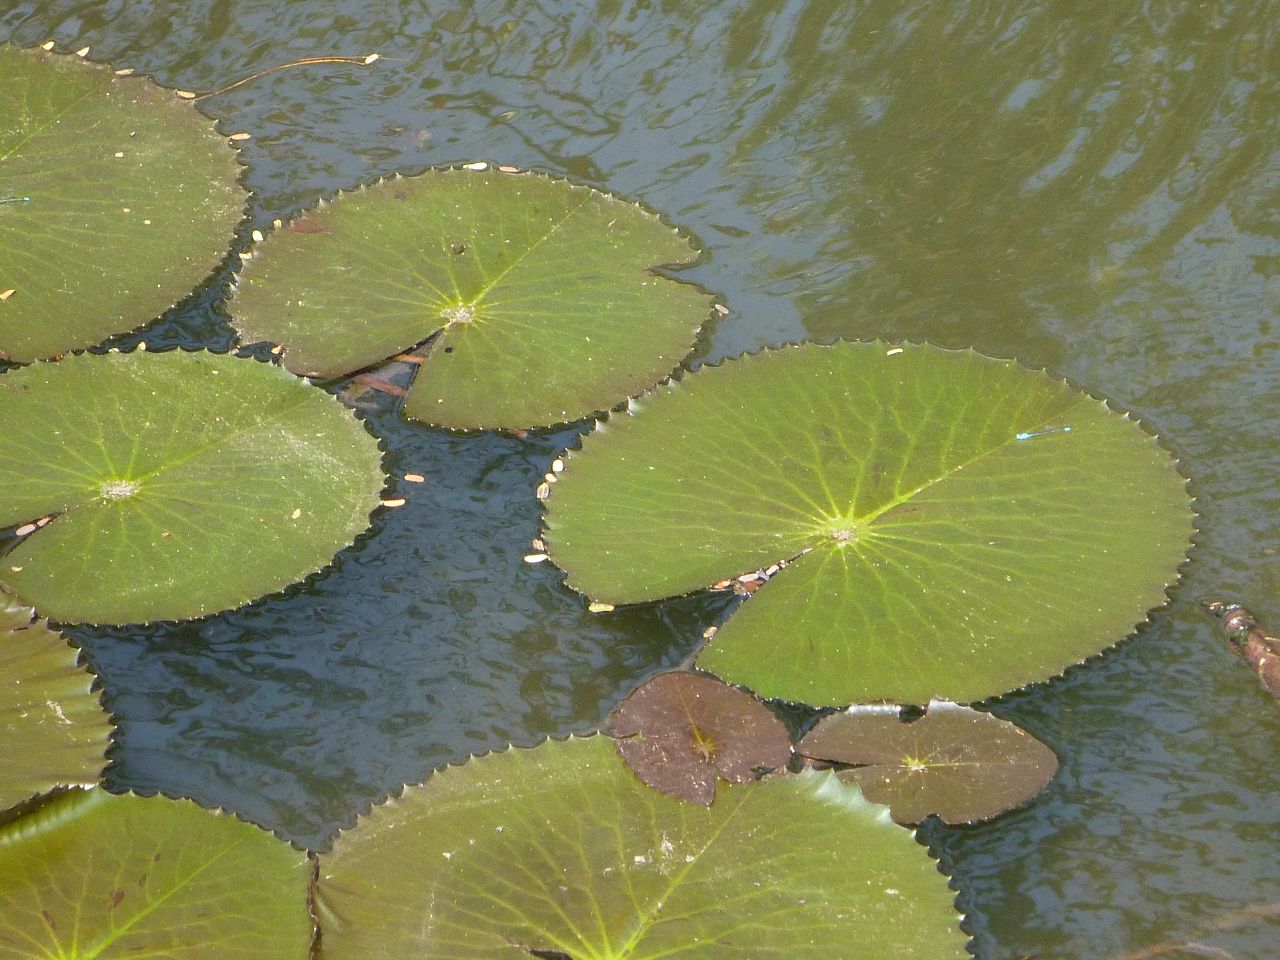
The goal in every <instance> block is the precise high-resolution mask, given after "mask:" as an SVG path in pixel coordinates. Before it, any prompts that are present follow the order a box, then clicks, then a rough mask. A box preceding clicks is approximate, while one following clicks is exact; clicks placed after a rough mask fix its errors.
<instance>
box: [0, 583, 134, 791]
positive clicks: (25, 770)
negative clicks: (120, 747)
mask: <svg viewBox="0 0 1280 960" xmlns="http://www.w3.org/2000/svg"><path fill="white" fill-rule="evenodd" d="M34 616H35V611H34V610H32V609H31V607H29V606H26V605H25V604H22V603H19V602H18V601H16V600H15V599H14V598H13V597H12V596H10V595H9V594H8V593H7V592H5V591H4V590H3V589H0V810H4V809H6V808H8V807H13V806H16V805H17V804H19V803H22V802H23V801H24V800H28V799H30V798H31V797H33V796H35V795H36V794H38V793H45V792H47V791H49V790H52V789H53V788H54V787H57V786H73V785H76V784H83V785H86V786H87V785H89V784H93V783H96V782H97V781H98V775H99V774H100V773H101V772H102V767H103V765H104V763H105V762H106V761H105V759H104V756H103V755H104V753H105V752H106V749H107V745H108V743H109V742H110V739H111V722H110V721H109V720H108V719H107V715H106V713H104V712H103V709H102V705H101V704H100V703H99V702H98V695H97V694H96V693H94V692H93V691H92V689H91V688H92V685H93V677H92V676H91V675H90V674H89V672H88V671H87V670H85V669H84V668H83V667H82V666H80V665H79V664H78V663H77V662H76V660H77V657H76V651H75V650H74V649H73V648H72V647H71V646H70V645H69V644H68V643H67V641H66V640H64V639H63V638H62V637H61V636H59V635H58V634H57V633H55V632H54V631H52V630H50V629H49V628H48V627H47V626H46V625H45V623H44V622H43V621H38V620H34Z"/></svg>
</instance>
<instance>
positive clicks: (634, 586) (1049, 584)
mask: <svg viewBox="0 0 1280 960" xmlns="http://www.w3.org/2000/svg"><path fill="white" fill-rule="evenodd" d="M632 406H633V408H634V413H633V414H630V413H629V414H626V415H614V416H611V417H609V419H608V420H607V421H606V422H605V423H604V424H602V425H601V426H600V427H599V428H598V429H597V430H596V431H594V432H593V433H592V434H590V435H589V436H587V437H586V438H585V439H584V441H583V443H582V449H581V450H580V451H579V452H576V453H574V454H572V455H571V456H567V457H566V460H567V467H566V469H565V471H564V472H563V473H562V474H561V475H560V477H559V481H558V482H557V483H556V484H554V485H553V486H552V488H551V493H550V498H549V500H548V501H547V512H546V518H545V525H546V534H545V540H546V543H547V547H548V551H549V553H550V555H551V559H552V560H553V561H554V562H555V563H557V564H558V565H559V566H560V567H561V568H562V569H563V570H564V571H565V572H566V573H567V575H568V576H567V581H568V583H569V585H570V586H572V587H574V588H575V589H577V590H579V591H581V592H583V593H585V594H587V595H588V596H590V597H592V598H594V599H596V600H597V601H600V602H606V603H614V604H618V603H636V602H641V601H646V600H654V599H658V598H661V597H671V596H676V595H680V594H685V593H690V592H692V591H695V590H698V589H699V588H702V587H705V586H706V585H708V584H712V583H714V582H716V581H719V580H722V579H724V578H728V577H733V576H735V575H738V574H741V573H742V572H743V571H753V570H757V569H759V568H762V567H768V566H770V565H772V564H775V563H778V562H780V561H782V562H787V566H786V567H785V568H784V569H781V570H779V571H778V572H777V575H776V576H773V577H772V578H771V579H770V580H769V581H768V582H767V583H765V584H764V585H763V586H762V587H760V589H759V590H757V591H756V592H755V593H754V595H753V596H752V597H751V599H749V600H748V601H746V602H745V603H744V604H743V606H742V607H741V609H740V610H738V611H737V612H736V613H734V614H733V615H732V616H730V617H729V619H728V621H727V622H726V623H725V624H724V626H723V627H721V629H720V630H719V632H718V633H716V635H715V637H714V639H713V640H711V641H710V643H709V645H708V647H707V648H706V649H705V650H704V651H703V652H702V653H701V654H700V656H699V659H698V663H699V665H700V666H702V667H704V668H705V669H707V670H710V671H711V672H713V673H716V674H718V675H720V676H722V677H724V678H725V679H727V680H729V681H731V682H733V683H739V684H742V685H744V686H748V687H750V688H752V689H753V690H755V691H756V692H758V693H760V694H761V695H762V696H766V697H777V698H783V699H787V700H793V701H800V702H805V703H810V704H845V703H854V702H871V701H877V700H890V701H894V702H898V703H921V704H923V703H927V702H928V701H930V700H931V699H934V698H939V699H950V700H957V701H969V700H977V699H981V698H984V697H988V696H992V695H993V694H998V693H1001V692H1004V691H1007V690H1011V689H1014V688H1016V687H1019V686H1022V685H1024V684H1027V683H1031V682H1034V681H1037V680H1043V679H1046V678H1048V677H1051V676H1053V675H1055V674H1057V673H1059V672H1060V671H1061V670H1062V669H1064V668H1065V667H1067V666H1068V665H1070V664H1073V663H1076V662H1078V661H1080V660H1082V659H1083V658H1085V657H1088V656H1090V655H1093V654H1095V653H1097V652H1099V651H1100V650H1102V649H1103V648H1105V647H1107V646H1109V645H1110V644H1113V643H1115V642H1117V641H1119V640H1120V639H1122V638H1123V637H1124V636H1125V635H1126V634H1128V633H1129V632H1130V631H1131V630H1132V629H1133V627H1134V625H1135V624H1136V623H1138V622H1139V621H1141V620H1142V619H1143V618H1144V617H1145V616H1146V614H1147V611H1148V610H1150V609H1151V608H1152V607H1155V606H1157V605H1159V604H1161V603H1163V602H1164V600H1165V590H1166V587H1167V586H1168V585H1169V584H1171V583H1172V582H1173V581H1174V580H1176V578H1177V575H1178V574H1177V571H1178V566H1179V564H1180V563H1181V561H1182V560H1183V558H1184V555H1185V552H1186V549H1187V545H1188V541H1189V538H1190V535H1191V532H1192V515H1191V511H1190V507H1189V500H1188V497H1187V493H1186V484H1185V481H1184V480H1183V478H1182V477H1181V476H1179V475H1178V472H1177V470H1176V468H1175V464H1174V461H1173V458H1172V457H1170V456H1169V455H1168V454H1167V453H1166V452H1165V451H1164V450H1162V449H1161V448H1160V446H1159V445H1158V444H1157V443H1156V441H1155V439H1154V438H1153V437H1152V436H1151V435H1149V434H1148V433H1146V432H1145V431H1143V430H1142V429H1140V428H1139V427H1138V425H1137V424H1135V423H1134V422H1133V421H1131V420H1130V419H1129V418H1128V417H1126V416H1123V415H1121V414H1118V413H1116V412H1114V411H1113V410H1111V409H1110V408H1109V407H1108V406H1107V404H1106V403H1104V402H1102V401H1100V400H1097V399H1095V398H1093V397H1091V396H1089V395H1087V394H1084V393H1081V392H1080V391H1078V390H1075V389H1073V388H1072V387H1071V386H1070V385H1068V384H1067V383H1065V382H1063V381H1061V380H1057V379H1054V378H1052V377H1049V376H1047V375H1046V374H1044V373H1041V372H1037V371H1032V370H1027V369H1024V368H1022V367H1019V366H1017V365H1016V364H1014V363H1013V362H1011V361H1004V360H993V359H991V358H988V357H984V356H981V355H979V354H977V353H974V352H972V351H948V350H942V349H939V348H936V347H931V346H927V345H914V344H905V345H903V346H896V347H891V346H889V345H887V344H884V343H879V342H871V343H840V344H836V345H832V346H820V345H816V344H808V345H805V346H800V347H795V346H792V347H785V348H782V349H776V350H769V351H766V352H764V353H761V354H757V355H755V356H749V357H746V358H743V359H740V360H732V361H726V362H725V363H723V364H722V365H720V366H718V367H707V368H703V369H701V370H699V371H698V372H696V373H693V374H690V375H689V376H687V377H685V378H684V379H683V380H681V381H673V382H668V383H666V384H664V385H662V386H659V387H658V388H656V389H655V390H654V391H652V392H651V393H650V394H648V395H646V396H644V397H642V398H640V399H639V400H638V401H636V402H635V403H634V404H633V405H632Z"/></svg>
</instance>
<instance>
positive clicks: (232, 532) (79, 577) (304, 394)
mask: <svg viewBox="0 0 1280 960" xmlns="http://www.w3.org/2000/svg"><path fill="white" fill-rule="evenodd" d="M0 436H3V437H4V438H5V442H4V445H3V447H2V448H0V524H16V523H22V524H24V525H26V529H27V531H29V535H28V536H26V539H25V540H24V541H23V542H22V543H20V544H19V545H18V546H17V547H16V548H14V549H13V550H12V551H11V552H10V553H9V554H8V555H6V556H5V557H4V558H3V560H2V561H0V583H5V584H7V585H8V586H9V587H10V589H12V591H13V592H14V593H15V594H16V595H17V596H18V597H20V598H21V599H22V600H24V601H25V602H27V603H31V604H33V605H34V606H35V607H36V609H38V610H39V611H40V612H41V613H43V614H44V615H46V616H48V617H50V618H52V619H55V620H62V621H89V622H94V623H129V622H135V621H142V620H181V619H186V618H190V617H200V616H205V615H208V614H212V613H217V612H218V611H220V610H226V609H230V608H233V607H237V606H240V605H241V604H244V603H247V602H248V601H250V600H253V599H255V598H256V597H260V596H262V595H264V594H267V593H271V592H273V591H275V590H279V589H281V588H282V587H285V586H287V585H288V584H291V583H293V582H295V581H297V580H301V579H302V578H303V577H305V576H307V574H309V573H312V572H313V571H315V570H318V569H320V568H321V567H323V566H324V565H325V564H326V563H328V562H329V561H330V559H331V558H332V557H333V555H334V553H335V552H336V551H338V550H340V549H342V548H343V547H344V546H346V545H348V544H349V543H351V541H352V539H353V538H354V537H355V536H356V535H357V534H359V533H360V532H362V531H363V530H364V529H365V527H366V526H367V525H368V519H369V513H370V511H371V510H373V509H374V508H375V507H376V506H377V504H378V493H379V491H380V490H381V488H382V485H383V482H384V477H383V474H382V471H381V466H380V459H381V458H380V454H379V451H378V447H377V443H376V441H375V440H374V439H373V438H372V437H371V436H369V434H368V432H367V431H366V430H365V428H364V426H363V425H362V424H361V423H360V422H359V421H358V420H356V419H355V417H353V416H352V414H351V413H350V411H348V410H347V409H346V408H344V407H343V406H342V405H341V404H339V403H338V402H337V401H336V400H334V399H333V398H332V397H330V396H329V395H328V394H326V393H325V392H324V391H322V390H319V389H317V388H315V387H313V386H311V385H310V384H308V383H306V382H305V381H303V380H300V379H298V378H297V377H294V376H293V375H292V374H290V373H288V372H287V371H285V370H282V369H281V368H279V367H275V366H272V365H270V364H265V363H258V362H256V361H254V360H243V359H238V358H236V357H233V356H229V355H226V354H214V353H183V352H180V351H174V352H171V353H163V354H154V353H145V352H137V353H132V354H121V353H109V354H106V355H105V356H90V355H85V356H76V357H69V358H67V359H66V360H63V361H62V362H60V363H41V364H36V365H33V366H30V367H25V368H22V369H19V370H14V371H11V372H9V373H7V374H5V375H3V376H0ZM46 517H53V520H52V522H49V523H47V524H44V525H43V526H41V527H39V528H38V529H31V528H32V527H33V526H34V525H35V524H34V523H33V521H34V522H39V521H42V520H43V519H44V518H46ZM20 529H21V528H20Z"/></svg>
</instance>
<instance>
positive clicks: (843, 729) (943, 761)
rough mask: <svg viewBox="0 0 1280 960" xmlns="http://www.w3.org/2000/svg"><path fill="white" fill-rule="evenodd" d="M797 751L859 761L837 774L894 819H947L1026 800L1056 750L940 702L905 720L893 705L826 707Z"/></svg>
mask: <svg viewBox="0 0 1280 960" xmlns="http://www.w3.org/2000/svg"><path fill="white" fill-rule="evenodd" d="M796 752H797V753H800V754H802V755H803V756H806V757H810V758H813V759H816V760H825V761H828V762H832V763H842V764H857V766H854V767H852V768H851V769H848V770H841V771H840V772H839V773H838V774H837V775H838V776H839V777H840V779H841V780H845V781H847V782H849V783H856V784H857V785H858V786H859V787H860V788H861V790H862V792H863V794H864V795H865V796H866V797H867V799H869V800H873V801H875V802H876V803H884V804H887V805H888V806H889V809H890V810H892V811H893V818H894V819H895V820H897V821H898V822H899V823H919V822H920V821H921V820H923V819H924V818H925V817H927V816H929V815H930V814H937V815H938V816H939V817H940V818H941V819H942V820H943V821H945V822H946V823H973V822H975V821H978V820H986V819H989V818H991V817H994V816H996V815H997V814H1000V813H1004V812H1005V811H1006V810H1012V809H1013V808H1014V807H1018V806H1021V805H1022V804H1024V803H1026V802H1028V801H1029V800H1031V798H1032V797H1034V796H1035V795H1036V794H1038V793H1039V792H1040V791H1041V790H1043V789H1044V787H1045V785H1046V784H1048V782H1049V781H1050V780H1051V779H1053V775H1054V773H1055V772H1057V769H1058V758H1057V756H1055V755H1054V752H1053V751H1052V750H1050V749H1049V748H1048V747H1047V746H1045V745H1044V744H1043V743H1041V742H1040V741H1039V740H1037V739H1036V738H1035V737H1033V736H1032V735H1031V734H1029V733H1027V731H1025V730H1023V729H1022V728H1021V727H1019V726H1018V725H1017V724H1014V723H1010V722H1009V721H1008V720H1001V719H1000V718H999V717H994V716H992V715H991V714H989V713H983V712H982V711H980V710H974V709H972V708H970V707H962V706H959V705H957V704H954V703H947V702H946V701H935V702H933V703H931V704H929V709H928V712H927V713H926V714H925V715H924V716H923V717H920V718H919V719H917V720H913V721H911V722H910V723H903V722H902V721H901V720H900V719H899V717H898V711H896V710H894V711H890V712H886V711H883V710H880V711H876V710H865V709H859V708H857V707H854V708H853V709H851V710H849V711H848V712H845V713H835V714H831V715H830V716H827V717H823V718H822V720H821V721H820V722H819V723H818V725H817V726H816V727H814V729H813V730H811V731H810V732H809V733H808V734H807V735H806V736H805V737H804V739H803V740H801V741H800V742H799V743H798V744H796Z"/></svg>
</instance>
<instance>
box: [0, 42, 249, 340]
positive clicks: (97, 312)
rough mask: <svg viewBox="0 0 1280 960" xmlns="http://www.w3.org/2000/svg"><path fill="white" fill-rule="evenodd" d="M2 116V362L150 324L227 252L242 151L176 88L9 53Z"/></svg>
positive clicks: (3, 64)
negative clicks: (238, 158)
mask: <svg viewBox="0 0 1280 960" xmlns="http://www.w3.org/2000/svg"><path fill="white" fill-rule="evenodd" d="M0 117H3V118H4V123H3V125H0V293H4V292H8V294H9V295H8V296H4V297H0V358H5V357H7V358H9V359H12V360H18V361H23V362H25V361H30V360H35V359H38V358H41V357H50V356H53V355H55V354H59V353H64V352H66V351H68V350H71V349H74V348H77V347H88V346H92V345H93V344H95V343H98V342H99V341H100V340H103V339H105V338H106V337H108V336H110V335H111V334H114V333H122V332H124V331H126V330H132V329H134V328H136V327H140V326H142V325H143V324H145V323H150V322H151V321H152V320H154V319H156V318H157V317H158V316H159V315H160V314H161V313H163V312H164V311H165V310H167V309H168V308H169V307H170V306H172V305H173V304H174V302H175V301H178V300H180V299H182V298H183V297H185V296H186V295H187V294H188V293H190V292H191V290H192V288H193V287H195V286H196V284H198V283H199V282H200V281H201V280H203V279H204V278H205V277H206V276H207V275H208V274H209V272H210V271H211V270H212V269H213V268H214V267H215V266H216V265H217V264H218V263H219V262H220V261H221V260H222V258H223V257H224V256H225V255H226V252H227V248H228V247H229V246H230V244H231V240H232V235H233V233H234V230H235V227H236V224H237V223H239V221H240V218H241V217H242V216H243V214H244V206H245V201H246V200H247V199H248V197H247V194H246V193H245V192H244V190H243V189H242V188H241V187H240V185H239V183H238V182H237V180H238V177H239V174H240V166H239V164H238V163H237V161H236V151H235V150H234V149H233V148H232V147H231V146H229V144H228V142H227V139H226V137H224V136H222V135H220V134H219V133H218V132H217V131H216V130H214V127H213V122H212V121H211V120H209V119H208V118H207V117H204V116H202V115H201V114H200V113H199V112H198V111H197V110H196V108H195V107H194V106H192V105H191V104H190V103H187V102H184V101H183V100H181V99H179V98H178V97H177V96H176V95H175V94H174V92H173V91H172V90H165V89H162V88H161V87H158V86H156V85H155V84H154V83H152V82H151V81H149V80H146V79H143V78H141V77H119V76H116V75H115V74H114V73H113V72H112V71H111V69H110V68H109V67H106V66H102V65H99V64H93V63H88V62H86V61H85V60H83V59H81V58H79V57H74V56H63V55H59V54H55V53H46V52H44V51H43V50H24V49H21V48H18V47H14V46H9V45H5V44H0Z"/></svg>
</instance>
